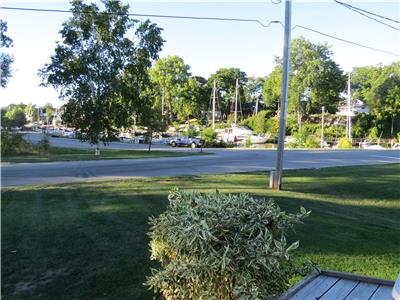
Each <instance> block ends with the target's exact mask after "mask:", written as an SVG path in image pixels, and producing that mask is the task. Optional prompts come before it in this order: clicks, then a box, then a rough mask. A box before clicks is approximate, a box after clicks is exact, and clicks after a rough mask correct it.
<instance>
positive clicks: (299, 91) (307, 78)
mask: <svg viewBox="0 0 400 300" xmlns="http://www.w3.org/2000/svg"><path fill="white" fill-rule="evenodd" d="M290 55H291V56H290V81H289V112H293V111H297V112H299V113H304V114H307V115H308V114H315V113H319V112H320V111H321V107H322V106H325V110H326V111H327V112H330V113H335V112H336V111H337V108H338V104H339V102H340V100H341V97H340V94H341V92H343V91H344V90H345V87H346V78H345V76H344V74H343V71H342V70H341V68H340V67H339V65H338V64H337V63H336V62H335V61H334V60H333V58H332V52H331V51H330V49H329V47H328V46H327V45H326V44H313V43H311V42H310V41H308V40H306V39H304V38H296V39H293V41H292V47H291V53H290ZM275 63H276V67H275V69H274V70H273V71H272V72H271V74H270V75H269V76H268V77H267V79H266V80H265V83H264V86H263V95H264V100H265V102H266V105H267V107H269V108H271V109H277V108H278V106H279V101H280V98H281V93H282V91H281V90H282V79H281V78H282V63H281V60H280V59H279V58H277V59H276V60H275Z"/></svg>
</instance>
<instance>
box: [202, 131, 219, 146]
mask: <svg viewBox="0 0 400 300" xmlns="http://www.w3.org/2000/svg"><path fill="white" fill-rule="evenodd" d="M201 138H202V139H203V140H204V142H205V143H208V144H210V143H213V142H215V139H216V138H217V133H216V132H215V130H214V129H212V128H211V127H209V128H206V129H204V130H203V131H202V135H201Z"/></svg>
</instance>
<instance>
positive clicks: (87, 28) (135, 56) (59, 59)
mask: <svg viewBox="0 0 400 300" xmlns="http://www.w3.org/2000/svg"><path fill="white" fill-rule="evenodd" d="M71 4H72V9H71V11H72V17H71V18H69V19H68V20H67V21H66V22H64V23H63V27H62V29H61V31H60V33H61V35H62V39H63V40H62V43H58V44H57V46H56V48H55V53H54V54H53V56H52V57H51V62H50V63H48V64H46V65H45V66H44V67H43V68H42V69H41V70H39V74H40V76H41V77H42V79H43V85H44V86H53V87H55V88H58V89H59V90H60V98H62V99H64V100H66V101H67V103H66V104H65V105H64V108H65V111H64V114H63V121H64V122H65V123H66V124H68V125H69V126H71V127H74V128H76V129H77V130H78V131H79V133H80V134H79V135H78V137H79V138H80V139H81V140H85V141H89V142H90V143H91V144H96V145H97V151H96V153H99V151H98V145H99V142H100V141H101V142H104V143H107V142H109V141H111V140H113V139H114V138H115V137H116V134H117V132H118V129H119V128H121V127H122V126H124V127H129V126H130V125H131V124H132V123H133V121H134V119H135V118H137V117H138V116H139V115H140V114H141V113H142V108H143V107H145V105H144V102H145V101H146V98H144V97H143V96H142V93H143V91H144V90H145V88H146V85H147V84H148V83H149V76H148V72H147V70H148V68H149V67H150V66H151V63H152V61H153V60H155V59H156V58H157V57H158V52H159V51H160V50H161V47H162V45H163V40H162V38H161V35H160V33H161V29H160V28H158V27H157V26H156V25H155V24H152V23H151V22H149V21H148V20H147V21H145V22H143V23H140V24H139V25H138V26H137V27H136V29H135V25H137V24H138V21H137V20H133V19H131V18H130V17H129V15H128V9H129V6H128V5H123V4H121V2H120V1H117V0H104V1H103V5H104V9H103V11H101V10H100V8H99V7H98V6H97V5H96V4H93V3H92V4H85V3H84V1H83V0H73V1H72V2H71ZM131 36H132V37H134V40H132V39H131V38H130V37H131Z"/></svg>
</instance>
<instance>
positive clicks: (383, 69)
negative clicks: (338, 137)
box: [352, 62, 400, 137]
mask: <svg viewBox="0 0 400 300" xmlns="http://www.w3.org/2000/svg"><path fill="white" fill-rule="evenodd" d="M352 86H353V91H354V94H353V97H354V98H357V99H360V100H363V101H364V102H366V103H367V104H368V106H369V107H370V113H371V116H372V117H373V124H370V128H369V129H370V130H371V129H372V128H371V126H374V127H376V128H379V129H380V130H379V131H380V132H382V134H383V136H384V137H389V136H390V137H394V136H396V133H397V132H399V131H400V62H396V63H392V64H391V65H387V66H371V67H362V68H355V69H354V70H353V72H352ZM363 131H364V132H366V131H367V130H365V128H363Z"/></svg>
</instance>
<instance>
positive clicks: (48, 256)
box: [1, 164, 400, 299]
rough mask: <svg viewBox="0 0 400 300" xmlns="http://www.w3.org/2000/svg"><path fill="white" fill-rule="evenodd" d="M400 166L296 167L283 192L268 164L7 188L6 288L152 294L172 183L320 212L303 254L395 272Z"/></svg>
mask: <svg viewBox="0 0 400 300" xmlns="http://www.w3.org/2000/svg"><path fill="white" fill-rule="evenodd" d="M399 174H400V165H398V164H397V165H380V166H363V167H343V168H328V169H319V170H298V171H288V172H286V173H285V181H284V187H285V190H284V191H280V192H274V191H271V190H269V189H267V184H268V174H266V173H265V172H257V173H246V174H228V175H227V174H225V175H200V176H181V177H160V178H141V179H129V180H116V181H105V182H85V183H74V184H60V185H41V186H40V185H38V186H29V187H28V186H26V187H10V188H3V190H2V208H1V209H2V294H3V297H4V299H8V298H12V297H14V296H17V297H22V298H23V297H25V298H32V297H36V298H41V299H49V298H52V299H63V298H64V299H65V298H68V299H71V298H80V299H82V298H87V299H98V298H112V299H152V294H151V293H150V292H149V291H147V289H146V287H145V286H143V285H142V283H143V282H144V281H145V277H146V275H148V274H149V270H150V267H152V266H153V267H154V266H155V265H154V264H153V263H152V262H151V261H150V260H149V251H148V237H147V235H146V233H147V232H148V230H149V226H148V223H147V222H148V217H149V216H151V215H158V214H159V213H161V212H162V211H163V210H164V209H165V207H166V205H167V194H168V191H169V190H170V189H172V188H173V187H176V186H177V187H180V188H182V189H195V190H199V191H202V192H209V191H213V190H215V189H218V190H220V191H221V192H231V193H239V192H245V193H249V194H252V195H254V196H256V197H265V198H273V199H275V201H276V202H277V203H279V205H280V206H281V207H282V208H283V209H285V210H288V211H297V210H298V208H299V206H304V207H306V208H307V209H309V210H312V214H311V216H310V217H309V218H308V219H306V220H305V224H303V225H299V226H297V227H296V232H295V233H293V234H292V237H291V239H299V240H300V248H299V249H298V251H297V254H296V255H295V260H296V262H299V263H300V262H303V261H305V260H312V261H314V262H316V263H318V264H319V265H320V267H321V268H325V269H332V270H337V271H344V272H353V273H358V274H363V275H369V276H376V277H383V278H387V279H395V277H396V276H397V272H398V270H399V269H400V256H399V253H400V218H399V215H400V199H399V198H400V184H399V183H400V182H399Z"/></svg>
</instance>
